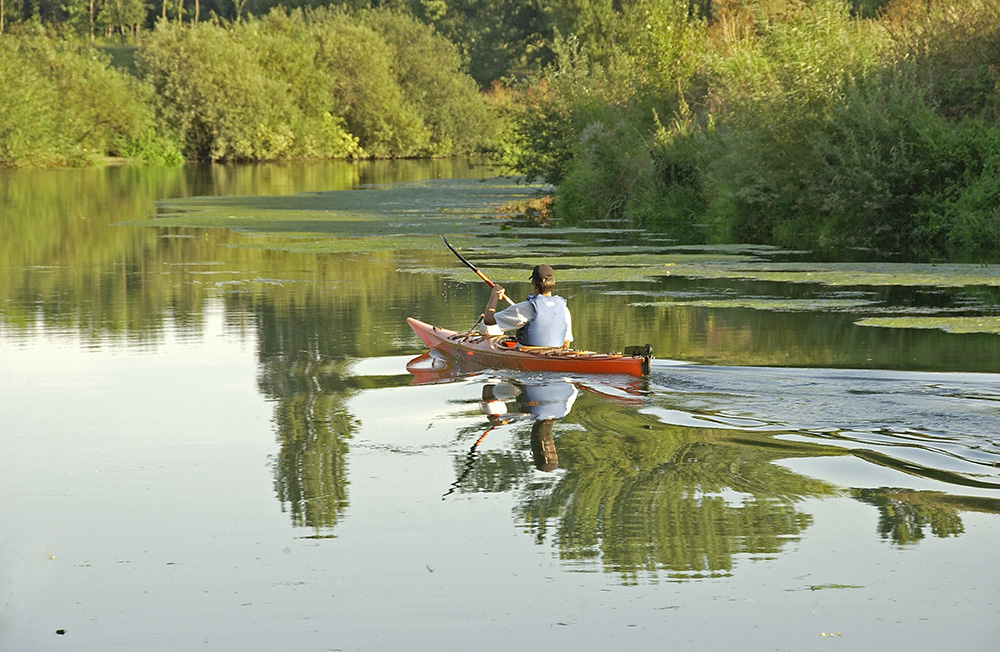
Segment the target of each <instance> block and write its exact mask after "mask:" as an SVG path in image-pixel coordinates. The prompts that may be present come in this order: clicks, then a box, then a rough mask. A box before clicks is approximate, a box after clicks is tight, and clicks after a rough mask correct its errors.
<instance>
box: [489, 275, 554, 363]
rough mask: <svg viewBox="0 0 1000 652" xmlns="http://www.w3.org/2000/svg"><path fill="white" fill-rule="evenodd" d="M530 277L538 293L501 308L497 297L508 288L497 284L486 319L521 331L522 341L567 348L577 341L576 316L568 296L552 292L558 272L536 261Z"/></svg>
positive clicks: (491, 294)
mask: <svg viewBox="0 0 1000 652" xmlns="http://www.w3.org/2000/svg"><path fill="white" fill-rule="evenodd" d="M530 280H531V287H532V290H533V291H534V294H531V295H528V298H527V299H526V300H524V301H521V302H520V303H515V304H514V305H512V306H510V307H508V308H505V309H503V310H501V311H500V312H497V301H499V300H500V297H501V296H502V295H504V294H505V292H504V289H503V288H502V287H500V286H499V285H494V286H493V291H492V292H491V293H490V299H489V301H487V302H486V312H484V313H483V323H484V324H486V325H487V326H497V327H499V329H500V330H502V331H517V332H518V338H517V339H518V341H519V342H521V343H522V344H526V345H528V346H551V347H562V348H567V347H568V346H569V344H570V342H572V341H573V319H572V317H570V314H569V308H567V307H566V300H565V299H563V298H562V297H560V296H557V295H554V294H552V290H554V289H555V287H556V275H555V272H553V271H552V268H551V267H549V266H548V265H535V268H534V269H532V270H531V279H530Z"/></svg>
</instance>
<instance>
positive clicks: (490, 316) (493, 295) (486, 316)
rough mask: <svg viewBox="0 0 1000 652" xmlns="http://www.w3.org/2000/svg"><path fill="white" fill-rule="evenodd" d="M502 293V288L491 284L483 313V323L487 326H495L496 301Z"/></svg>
mask: <svg viewBox="0 0 1000 652" xmlns="http://www.w3.org/2000/svg"><path fill="white" fill-rule="evenodd" d="M503 294H504V291H503V288H502V287H500V286H499V285H494V286H493V291H492V292H490V299H489V301H487V302H486V311H485V312H484V313H483V323H484V324H486V325H487V326H495V325H496V323H497V320H496V318H495V317H494V315H496V312H497V301H499V300H500V297H501V295H503Z"/></svg>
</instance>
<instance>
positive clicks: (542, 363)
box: [406, 317, 653, 376]
mask: <svg viewBox="0 0 1000 652" xmlns="http://www.w3.org/2000/svg"><path fill="white" fill-rule="evenodd" d="M406 323H408V324H409V325H410V328H412V329H413V332H414V333H416V334H417V337H419V338H420V339H421V340H422V341H423V343H424V344H426V345H427V346H428V347H429V348H431V349H434V350H436V351H438V352H439V353H441V354H443V355H445V356H447V357H449V358H451V359H453V360H455V361H456V362H459V363H463V364H464V363H468V364H473V365H476V366H479V367H487V368H504V369H518V370H521V371H558V372H569V373H583V374H629V375H633V376H644V375H646V374H648V373H649V362H650V360H652V358H653V352H652V348H651V347H650V346H649V345H648V344H647V345H646V346H645V347H635V349H638V350H633V351H632V353H630V354H621V353H593V352H591V351H577V350H574V349H563V348H558V347H547V346H523V345H521V344H518V343H516V342H515V341H513V340H512V339H511V338H510V337H509V336H506V335H483V334H482V333H478V332H475V331H467V332H464V333H459V332H456V331H452V330H448V329H446V328H439V327H437V326H432V325H431V324H427V323H425V322H422V321H420V320H418V319H414V318H412V317H407V319H406Z"/></svg>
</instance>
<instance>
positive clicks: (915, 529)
mask: <svg viewBox="0 0 1000 652" xmlns="http://www.w3.org/2000/svg"><path fill="white" fill-rule="evenodd" d="M853 494H854V496H855V497H856V498H857V499H858V500H860V501H861V502H863V503H867V504H869V505H873V506H875V507H877V508H878V513H879V517H878V532H879V534H880V535H881V536H882V538H883V539H889V540H890V541H892V542H893V543H895V544H897V545H900V546H905V545H908V544H913V543H917V542H918V541H920V540H921V539H923V538H924V537H925V536H926V534H925V531H926V530H927V529H928V528H929V529H930V531H931V533H932V534H933V535H934V536H937V537H950V536H958V535H959V534H961V533H963V532H964V531H965V526H964V525H963V524H962V518H961V517H960V516H959V514H958V510H957V509H956V508H955V507H953V506H951V505H949V504H948V497H947V496H945V495H944V494H941V493H938V492H934V491H909V490H906V489H891V488H888V487H881V488H878V489H855V490H854V491H853Z"/></svg>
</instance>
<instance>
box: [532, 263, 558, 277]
mask: <svg viewBox="0 0 1000 652" xmlns="http://www.w3.org/2000/svg"><path fill="white" fill-rule="evenodd" d="M547 278H549V279H552V280H553V281H555V280H556V274H555V272H553V271H552V268H551V267H549V266H548V265H535V269H533V270H531V280H532V281H544V280H545V279H547Z"/></svg>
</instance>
